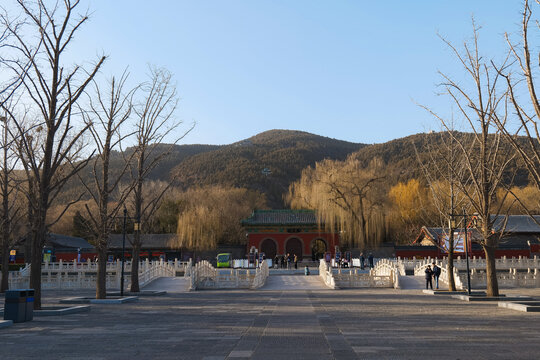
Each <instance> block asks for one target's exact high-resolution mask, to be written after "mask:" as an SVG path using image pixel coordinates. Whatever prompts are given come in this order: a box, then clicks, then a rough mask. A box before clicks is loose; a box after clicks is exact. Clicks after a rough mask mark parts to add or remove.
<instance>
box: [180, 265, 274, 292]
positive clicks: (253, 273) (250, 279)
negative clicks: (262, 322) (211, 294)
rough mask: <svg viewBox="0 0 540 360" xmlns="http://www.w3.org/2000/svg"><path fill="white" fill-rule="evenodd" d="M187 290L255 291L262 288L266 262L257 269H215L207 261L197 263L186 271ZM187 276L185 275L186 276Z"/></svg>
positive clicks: (265, 276)
mask: <svg viewBox="0 0 540 360" xmlns="http://www.w3.org/2000/svg"><path fill="white" fill-rule="evenodd" d="M186 274H189V277H190V282H189V289H190V290H197V289H256V288H259V287H261V286H263V285H264V284H265V283H266V279H267V278H268V274H269V270H268V263H267V262H266V260H263V262H262V263H261V264H260V266H259V268H257V269H251V270H250V269H215V268H214V267H213V266H212V265H211V264H210V263H209V262H208V261H206V260H203V261H200V262H198V263H197V264H196V265H195V266H194V267H192V268H191V269H189V270H187V271H186ZM186 276H187V275H186Z"/></svg>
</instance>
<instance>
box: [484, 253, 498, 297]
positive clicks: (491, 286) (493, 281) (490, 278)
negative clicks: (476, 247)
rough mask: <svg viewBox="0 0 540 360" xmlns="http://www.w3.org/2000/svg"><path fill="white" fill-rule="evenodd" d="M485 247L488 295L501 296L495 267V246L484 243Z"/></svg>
mask: <svg viewBox="0 0 540 360" xmlns="http://www.w3.org/2000/svg"><path fill="white" fill-rule="evenodd" d="M483 248H484V253H485V254H486V282H487V291H486V292H487V296H499V283H498V281H497V269H496V267H495V247H492V246H487V245H484V246H483Z"/></svg>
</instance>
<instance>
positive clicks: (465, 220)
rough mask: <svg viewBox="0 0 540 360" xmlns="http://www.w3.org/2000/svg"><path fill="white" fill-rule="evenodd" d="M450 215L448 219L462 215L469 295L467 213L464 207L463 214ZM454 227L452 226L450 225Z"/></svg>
mask: <svg viewBox="0 0 540 360" xmlns="http://www.w3.org/2000/svg"><path fill="white" fill-rule="evenodd" d="M449 215H450V219H451V220H450V221H454V217H457V216H462V217H463V223H464V229H465V239H464V241H465V244H464V246H465V260H466V264H467V294H468V295H469V296H471V271H470V269H469V240H468V236H467V232H468V228H467V213H466V212H465V209H463V214H449ZM451 227H453V228H455V225H454V226H451Z"/></svg>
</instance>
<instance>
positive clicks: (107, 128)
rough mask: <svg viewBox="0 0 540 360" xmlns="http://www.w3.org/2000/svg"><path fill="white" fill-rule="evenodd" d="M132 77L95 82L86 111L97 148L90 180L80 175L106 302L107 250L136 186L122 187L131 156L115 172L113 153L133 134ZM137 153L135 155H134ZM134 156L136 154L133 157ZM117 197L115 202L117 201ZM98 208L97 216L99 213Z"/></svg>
mask: <svg viewBox="0 0 540 360" xmlns="http://www.w3.org/2000/svg"><path fill="white" fill-rule="evenodd" d="M127 79H128V74H127V73H126V72H124V73H123V74H122V75H121V76H120V78H116V77H112V79H111V80H110V81H109V83H108V87H106V88H105V87H102V86H100V85H99V84H98V83H97V82H96V81H94V85H95V86H94V90H95V91H94V92H93V94H92V95H89V104H88V107H89V110H88V111H86V112H84V111H81V112H82V113H83V114H84V117H85V121H86V124H87V125H88V127H89V130H90V134H91V136H92V139H93V143H94V146H95V149H96V152H97V153H96V156H95V157H94V159H93V160H92V163H93V166H92V171H91V173H92V174H91V176H90V181H88V180H87V178H86V177H84V176H79V178H80V180H81V182H82V183H83V185H84V187H85V188H86V190H87V192H88V193H89V194H90V197H91V200H92V202H93V203H94V204H95V206H93V207H92V209H91V207H90V206H89V205H88V203H87V204H85V209H86V215H87V218H88V219H89V221H87V222H86V224H87V225H88V226H89V227H90V229H88V230H89V232H90V233H91V234H93V239H92V240H93V242H94V244H95V245H96V249H97V252H98V260H99V261H98V273H97V281H96V298H97V299H103V298H105V297H106V295H107V289H106V286H107V281H106V280H107V277H106V275H107V249H108V238H109V233H110V231H111V228H112V227H113V225H114V223H115V218H116V216H117V215H118V212H119V211H120V209H121V208H122V207H123V206H124V202H125V200H126V198H127V196H128V195H129V193H130V191H131V190H132V188H133V187H132V186H122V187H121V186H119V185H120V182H121V181H122V180H124V181H125V178H124V175H126V172H127V171H128V169H129V162H130V161H131V160H130V158H129V156H128V158H126V159H125V161H124V163H123V165H122V166H121V167H120V168H117V169H115V171H114V172H111V171H110V170H111V169H110V165H111V153H112V151H113V150H114V149H116V148H120V149H121V143H122V142H123V141H125V139H126V138H127V137H129V136H130V135H132V134H133V133H129V132H127V131H126V129H125V128H126V126H124V125H126V123H127V122H128V120H129V119H130V115H131V114H132V109H133V102H132V100H133V95H134V92H135V91H136V88H134V89H132V90H129V91H126V90H125V85H126V80H127ZM132 154H133V153H132ZM131 156H133V155H131ZM113 195H115V196H114V201H112V200H113ZM95 208H97V213H96V211H95Z"/></svg>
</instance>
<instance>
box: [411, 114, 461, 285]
mask: <svg viewBox="0 0 540 360" xmlns="http://www.w3.org/2000/svg"><path fill="white" fill-rule="evenodd" d="M448 125H449V128H450V129H453V128H454V126H453V124H452V121H450V122H449V124H448ZM451 132H454V131H453V130H451ZM439 135H440V137H439V141H438V142H436V145H434V144H431V143H430V142H429V139H428V138H427V137H426V147H427V149H428V151H427V152H426V153H427V159H423V158H422V157H421V156H420V154H419V152H418V151H417V149H416V147H415V152H416V157H417V159H418V162H419V164H420V167H421V168H422V173H423V174H424V177H425V179H426V181H427V184H428V187H429V190H430V193H431V198H432V201H433V205H434V206H435V208H436V209H437V215H438V219H439V221H438V223H439V224H440V226H441V227H442V228H443V229H448V233H447V234H446V236H447V237H448V242H447V246H443V244H441V243H434V245H435V246H437V247H439V249H441V250H443V251H444V252H446V253H447V254H448V264H447V270H448V290H449V291H456V283H455V279H454V252H455V248H454V242H455V239H454V232H455V230H456V229H455V225H454V224H455V223H454V221H452V220H453V216H452V214H458V211H460V210H461V208H462V207H463V206H464V200H465V199H464V197H463V196H459V195H460V193H459V186H458V184H459V181H460V180H461V179H463V178H464V176H465V174H464V173H463V170H464V168H465V167H464V166H463V156H462V155H461V152H460V151H459V149H458V148H457V143H456V141H455V140H454V135H452V134H451V133H449V132H447V131H443V132H441V133H440V134H439ZM464 227H466V226H462V228H464ZM465 231H467V230H466V229H465ZM445 232H446V231H445Z"/></svg>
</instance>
